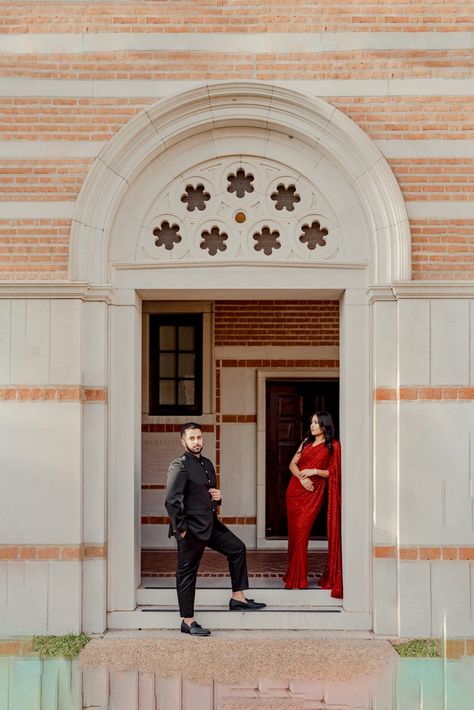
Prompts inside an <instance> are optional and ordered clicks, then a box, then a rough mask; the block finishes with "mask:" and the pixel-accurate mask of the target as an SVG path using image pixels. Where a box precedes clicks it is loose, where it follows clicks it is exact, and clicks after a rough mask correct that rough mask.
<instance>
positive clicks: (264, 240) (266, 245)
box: [253, 227, 281, 256]
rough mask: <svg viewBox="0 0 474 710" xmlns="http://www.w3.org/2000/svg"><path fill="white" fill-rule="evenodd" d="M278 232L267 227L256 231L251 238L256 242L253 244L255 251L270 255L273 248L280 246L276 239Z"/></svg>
mask: <svg viewBox="0 0 474 710" xmlns="http://www.w3.org/2000/svg"><path fill="white" fill-rule="evenodd" d="M279 236H280V234H279V232H277V231H276V229H275V230H274V231H273V232H270V229H269V228H268V227H263V229H262V231H261V232H256V233H255V234H254V235H253V238H254V239H255V241H256V242H257V243H256V244H255V245H254V249H255V251H263V253H264V254H265V255H266V256H271V254H272V251H273V250H274V249H279V248H280V247H281V244H280V242H279V241H278V238H279Z"/></svg>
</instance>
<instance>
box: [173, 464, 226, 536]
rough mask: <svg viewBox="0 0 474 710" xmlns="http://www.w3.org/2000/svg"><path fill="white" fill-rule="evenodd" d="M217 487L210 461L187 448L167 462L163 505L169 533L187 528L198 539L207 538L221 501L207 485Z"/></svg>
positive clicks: (176, 533)
mask: <svg viewBox="0 0 474 710" xmlns="http://www.w3.org/2000/svg"><path fill="white" fill-rule="evenodd" d="M215 487H216V472H215V470H214V466H213V464H212V461H210V460H209V459H206V458H205V456H199V457H198V456H194V454H190V453H188V452H187V451H186V452H185V453H184V454H183V455H182V456H180V457H179V458H178V459H175V460H174V461H172V462H171V463H170V466H169V469H168V482H167V487H166V498H165V505H166V510H167V511H168V515H169V516H170V520H171V522H170V529H169V535H168V536H169V537H171V536H172V535H175V536H177V535H179V533H182V532H183V531H184V530H189V532H190V533H191V534H192V535H193V537H195V538H197V539H198V540H202V541H205V540H209V538H210V537H211V532H212V526H213V524H214V519H215V517H216V508H217V506H218V505H219V504H220V501H213V500H212V498H211V495H210V493H209V488H215Z"/></svg>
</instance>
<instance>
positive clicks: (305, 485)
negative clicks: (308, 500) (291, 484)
mask: <svg viewBox="0 0 474 710" xmlns="http://www.w3.org/2000/svg"><path fill="white" fill-rule="evenodd" d="M300 483H301V485H302V486H303V488H306V490H307V491H310V492H311V491H314V486H313V482H312V480H311V478H303V477H301V478H300Z"/></svg>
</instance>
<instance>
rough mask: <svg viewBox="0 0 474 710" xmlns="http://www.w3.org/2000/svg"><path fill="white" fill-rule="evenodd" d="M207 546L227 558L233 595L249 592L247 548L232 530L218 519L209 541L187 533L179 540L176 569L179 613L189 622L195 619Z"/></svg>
mask: <svg viewBox="0 0 474 710" xmlns="http://www.w3.org/2000/svg"><path fill="white" fill-rule="evenodd" d="M206 547H210V548H211V550H215V551H216V552H220V553H221V554H223V555H225V556H226V557H227V562H228V563H229V573H230V577H231V580H232V591H233V592H238V591H240V590H242V589H248V586H249V582H248V576H247V552H246V548H245V545H244V543H243V542H242V540H240V539H239V538H238V537H237V535H234V533H233V532H231V531H230V530H229V528H227V527H226V526H225V525H224V524H223V523H221V522H220V521H219V520H216V521H215V522H214V526H213V528H212V533H211V537H210V538H209V540H206V541H205V542H203V541H202V540H197V539H196V538H195V537H193V536H192V535H191V534H190V533H189V532H187V533H186V535H185V536H184V537H182V538H179V539H178V568H177V570H176V591H177V592H178V603H179V613H180V615H181V616H182V617H183V618H186V619H190V618H192V617H193V616H194V596H195V592H196V577H197V573H198V569H199V563H200V562H201V558H202V555H203V553H204V550H205V548H206Z"/></svg>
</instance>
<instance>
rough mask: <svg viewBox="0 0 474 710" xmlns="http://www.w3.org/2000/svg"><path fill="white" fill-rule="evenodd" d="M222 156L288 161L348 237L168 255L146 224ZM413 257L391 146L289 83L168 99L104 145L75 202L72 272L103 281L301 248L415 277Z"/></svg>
mask: <svg viewBox="0 0 474 710" xmlns="http://www.w3.org/2000/svg"><path fill="white" fill-rule="evenodd" d="M219 160H222V161H224V162H225V161H227V163H228V164H229V165H230V164H231V163H232V161H234V162H235V161H237V162H238V161H239V160H244V161H246V160H247V161H250V163H252V161H254V163H255V164H256V161H258V163H259V166H260V167H261V166H262V164H265V161H267V163H268V165H269V166H270V167H269V170H270V172H271V169H276V170H277V172H278V165H280V166H281V174H282V175H283V174H285V171H286V172H289V174H291V176H292V178H294V179H298V176H299V179H300V184H301V185H302V183H303V182H304V181H306V183H307V185H309V186H312V187H313V188H314V190H315V194H316V195H318V199H317V200H316V202H318V205H317V206H316V207H315V210H316V212H318V209H319V207H320V205H319V203H321V204H323V205H324V206H325V209H326V213H327V215H330V217H329V216H328V220H330V219H332V222H330V224H331V228H332V233H333V235H334V240H333V244H332V246H333V247H334V245H335V243H336V241H337V248H332V249H328V250H326V251H325V252H324V251H323V250H321V249H319V251H318V250H315V251H314V252H313V253H311V254H308V257H307V258H306V257H304V256H303V255H302V254H300V255H299V256H298V253H297V251H298V250H297V249H296V250H293V251H292V250H291V249H289V248H287V249H286V250H285V249H284V250H283V251H281V256H280V259H279V257H278V254H277V253H276V252H275V254H274V255H271V257H270V259H269V260H268V259H264V258H262V254H261V253H260V254H258V253H256V252H255V251H253V252H252V249H251V248H248V249H247V250H245V249H242V250H240V251H239V249H238V248H233V249H230V250H229V251H228V253H227V254H225V253H224V254H217V257H218V258H217V259H215V258H212V256H211V257H210V258H209V253H206V252H200V251H199V249H196V245H194V249H193V248H191V246H192V245H190V248H189V249H186V248H185V247H186V245H181V247H182V248H181V249H180V250H177V251H176V252H175V253H174V254H173V253H172V252H170V253H169V254H167V255H166V258H165V259H164V258H162V256H161V254H162V252H163V250H161V252H160V253H158V252H157V253H156V255H155V254H154V253H152V251H151V250H150V249H148V250H147V249H144V248H143V242H144V240H145V239H146V238H147V237H146V234H147V233H148V238H149V235H150V233H152V231H153V228H154V225H155V222H154V220H155V221H156V219H159V216H160V214H161V213H163V212H164V209H163V199H164V198H163V196H165V197H166V194H167V190H168V191H169V193H170V195H171V197H170V200H172V197H173V194H174V193H173V190H176V184H177V182H176V181H177V180H178V181H179V178H180V176H183V179H185V178H186V176H187V175H192V174H193V171H195V172H196V175H198V174H199V175H201V174H202V171H204V170H205V169H206V167H207V168H208V167H209V166H210V165H211V164H212V163H213V161H214V165H216V164H218V162H219ZM256 169H258V168H257V167H256ZM269 184H270V181H269ZM216 189H217V188H216ZM175 198H176V195H175ZM160 200H161V203H160ZM178 201H179V200H178V199H177V198H176V202H178ZM170 209H172V206H171V207H170ZM230 209H233V207H232V206H231V207H230ZM308 214H309V213H308ZM318 214H319V212H318ZM278 216H279V215H278ZM287 217H288V219H291V215H289V216H287ZM155 218H156V219H155ZM322 226H324V225H322ZM290 238H293V239H296V238H297V237H295V236H294V235H293V237H290V236H289V237H288V239H290ZM189 239H190V241H192V240H191V238H189ZM234 241H235V240H234ZM183 246H184V248H183ZM283 254H285V256H284V258H283ZM213 256H214V257H215V256H216V254H214V255H213ZM293 257H294V259H293ZM410 257H411V250H410V233H409V224H408V218H407V214H406V209H405V204H404V201H403V198H402V195H401V192H400V189H399V187H398V184H397V182H396V180H395V177H394V175H393V173H392V171H391V170H390V168H389V166H388V164H387V162H386V161H385V159H384V158H383V156H382V155H381V153H380V151H379V150H378V149H377V147H376V146H375V145H374V143H373V142H372V141H371V140H370V139H369V138H368V137H367V136H366V135H365V133H364V132H363V131H362V130H361V129H360V128H359V127H358V126H357V125H356V124H355V123H354V122H353V121H351V120H350V119H349V118H347V117H346V116H344V114H342V113H341V112H340V111H338V110H337V109H335V108H333V107H332V106H330V105H329V104H327V103H326V102H324V101H322V100H320V99H315V98H309V97H307V96H304V95H303V94H300V93H298V92H295V91H292V90H289V89H286V88H281V87H279V86H275V85H272V84H266V83H251V82H223V83H216V84H206V85H203V86H200V87H198V88H196V89H192V90H190V91H185V92H182V93H180V94H177V95H175V96H172V97H169V98H166V99H162V100H160V101H158V102H157V103H156V104H154V105H153V106H151V107H150V108H149V109H147V110H146V111H144V112H142V113H141V114H139V115H138V116H136V117H135V118H133V119H132V120H131V121H129V122H128V123H127V124H126V125H125V126H124V127H123V128H122V129H121V130H120V131H119V133H118V134H117V135H116V136H114V138H112V139H111V141H110V142H109V143H108V144H107V145H106V146H105V148H104V149H103V151H102V152H101V154H100V155H99V156H98V158H97V159H96V161H95V163H94V165H93V167H92V168H91V170H90V172H89V174H88V176H87V178H86V180H85V182H84V185H83V188H82V190H81V193H80V195H79V198H78V201H77V204H76V210H75V214H74V218H73V223H72V229H71V262H70V268H71V278H72V279H74V280H81V281H87V282H89V283H91V284H101V285H103V284H107V283H111V282H112V275H111V274H112V268H113V266H114V265H115V264H120V265H121V266H122V267H123V266H124V265H127V264H130V265H131V264H134V265H135V268H136V267H137V266H139V265H141V264H142V265H143V266H144V267H146V268H149V267H154V266H156V267H157V268H159V266H160V265H162V264H163V263H165V262H166V261H168V263H169V261H176V263H177V264H178V263H179V262H180V261H181V263H182V262H185V263H187V265H190V264H192V263H196V264H200V265H206V263H208V262H212V265H213V266H214V265H215V264H216V263H219V264H220V263H221V264H224V265H225V264H228V263H229V261H231V260H232V259H234V260H235V261H237V262H238V263H240V264H242V265H243V266H251V265H252V264H253V263H255V264H265V265H266V264H268V263H277V264H278V262H279V261H280V265H281V262H282V261H285V260H286V261H288V260H289V261H291V260H292V259H293V261H294V263H295V264H296V265H297V264H298V263H301V265H303V266H304V265H306V266H307V265H308V264H310V265H311V266H312V267H314V268H318V266H319V265H321V266H324V265H325V264H326V265H327V264H328V263H330V264H331V265H334V266H351V265H357V264H358V265H360V266H363V265H365V266H366V267H367V268H366V279H367V285H385V284H389V283H391V282H393V281H399V280H407V279H409V278H410V270H411V259H410ZM206 260H207V261H206ZM305 262H306V263H305Z"/></svg>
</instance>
